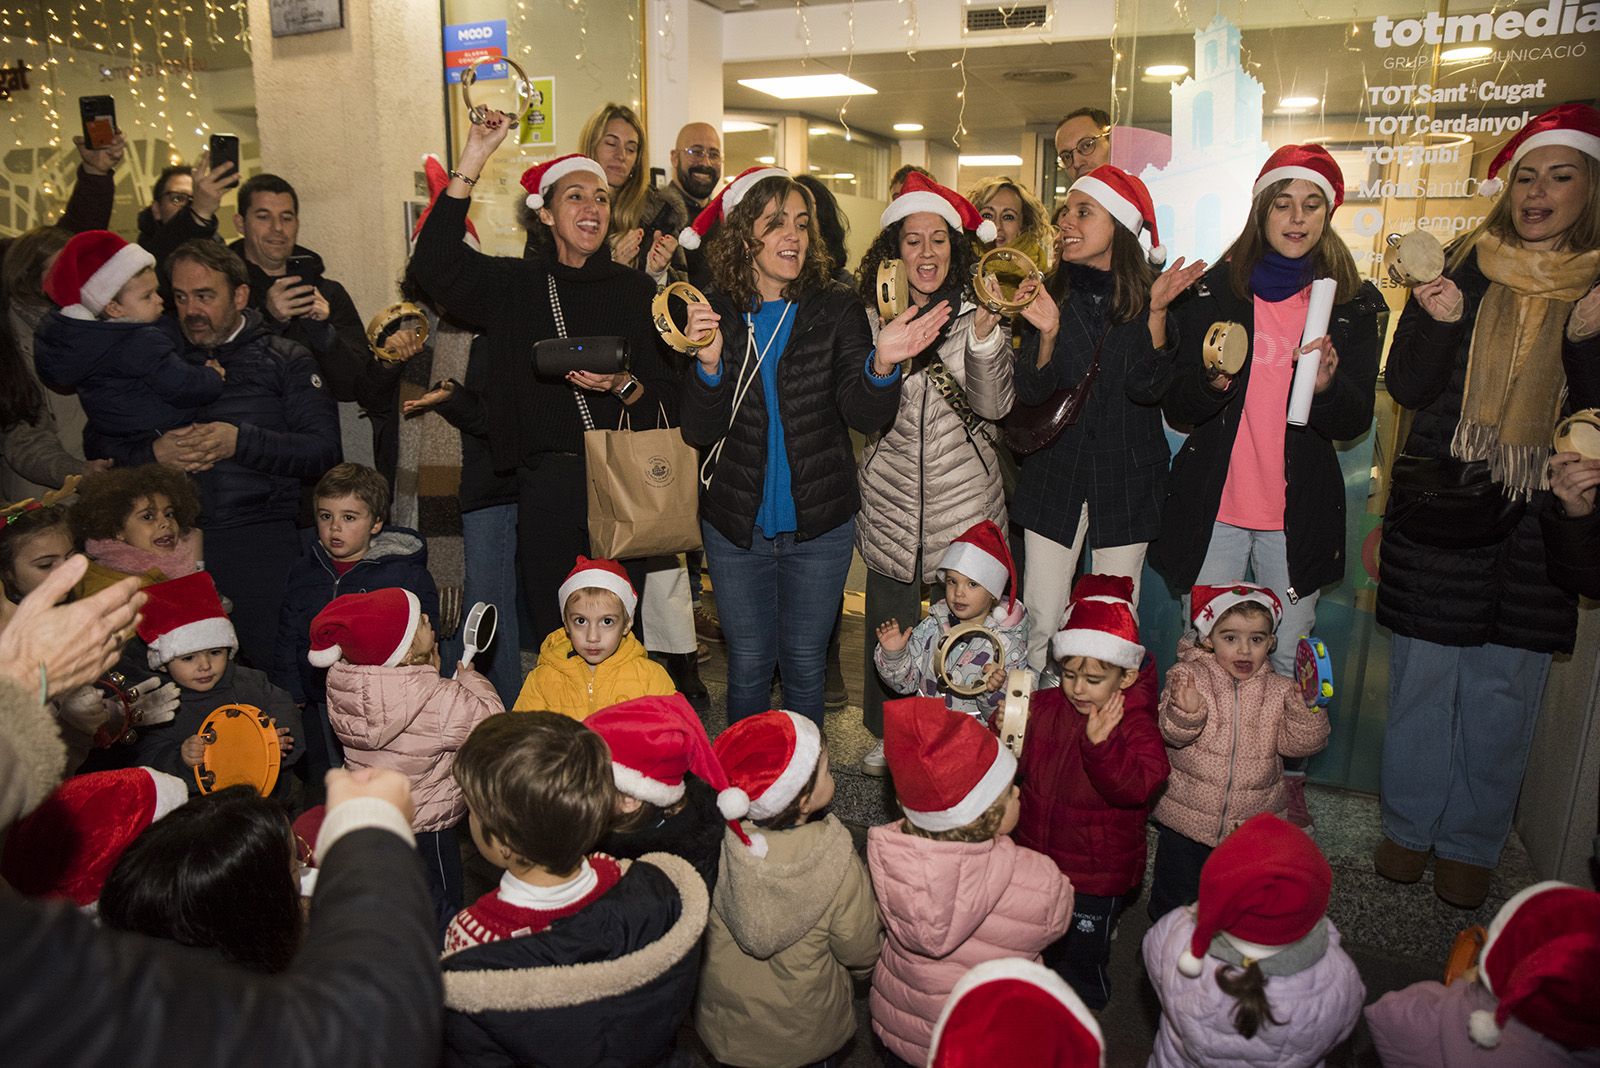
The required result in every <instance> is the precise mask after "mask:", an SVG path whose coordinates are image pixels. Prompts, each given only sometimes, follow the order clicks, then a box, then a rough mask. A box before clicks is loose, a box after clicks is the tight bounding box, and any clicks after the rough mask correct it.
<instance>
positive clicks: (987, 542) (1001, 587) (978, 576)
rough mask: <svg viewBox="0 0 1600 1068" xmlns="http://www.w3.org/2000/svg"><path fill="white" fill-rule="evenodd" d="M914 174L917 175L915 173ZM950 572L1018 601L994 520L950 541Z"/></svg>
mask: <svg viewBox="0 0 1600 1068" xmlns="http://www.w3.org/2000/svg"><path fill="white" fill-rule="evenodd" d="M912 177H916V174H915V172H913V174H912ZM946 571H959V572H961V573H962V574H963V575H965V576H967V578H969V579H971V580H972V581H974V582H976V583H977V584H978V585H980V586H982V587H983V588H984V589H986V590H988V591H989V592H990V593H992V594H994V599H995V600H996V601H998V602H1000V603H1002V604H1004V605H1006V606H1007V607H1008V608H1009V607H1010V606H1011V605H1014V604H1015V603H1016V601H1017V568H1016V565H1015V564H1014V563H1012V562H1011V550H1010V549H1009V548H1007V546H1006V536H1005V535H1004V534H1003V533H1001V532H1000V528H999V527H997V526H995V525H994V523H993V522H991V521H990V520H987V519H984V520H980V521H979V522H977V523H974V524H973V525H972V526H970V527H968V528H967V529H966V530H965V531H964V532H963V533H962V534H961V536H960V537H958V538H957V539H956V540H955V541H952V542H951V543H950V546H949V548H947V549H945V551H944V555H943V556H942V557H940V558H939V570H938V571H937V572H935V573H936V574H937V575H938V576H939V581H940V582H943V581H944V573H945V572H946ZM1007 590H1010V591H1011V596H1010V597H1007V596H1006V591H1007Z"/></svg>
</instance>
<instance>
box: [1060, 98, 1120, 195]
mask: <svg viewBox="0 0 1600 1068" xmlns="http://www.w3.org/2000/svg"><path fill="white" fill-rule="evenodd" d="M1056 161H1057V162H1059V163H1060V164H1061V173H1062V174H1063V175H1064V176H1065V177H1066V179H1067V180H1066V182H1065V183H1063V184H1066V185H1071V184H1072V183H1073V182H1075V181H1077V180H1078V179H1079V178H1081V177H1083V176H1084V175H1085V174H1088V173H1089V172H1090V171H1092V170H1094V169H1095V168H1096V167H1099V166H1101V165H1102V164H1106V163H1110V162H1111V116H1110V115H1108V114H1106V113H1105V112H1104V111H1101V110H1100V109H1099V108H1079V109H1078V110H1077V111H1074V112H1072V113H1071V114H1070V115H1068V116H1067V117H1066V118H1064V119H1062V120H1061V121H1060V122H1059V123H1058V124H1057V125H1056Z"/></svg>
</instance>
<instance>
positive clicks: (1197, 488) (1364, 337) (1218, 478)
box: [1150, 263, 1384, 595]
mask: <svg viewBox="0 0 1600 1068" xmlns="http://www.w3.org/2000/svg"><path fill="white" fill-rule="evenodd" d="M1228 269H1229V268H1228V265H1227V264H1226V263H1221V264H1218V265H1217V266H1215V267H1213V268H1211V270H1209V271H1207V272H1206V273H1205V276H1204V277H1203V278H1202V279H1201V280H1200V281H1199V282H1198V283H1196V285H1195V291H1194V294H1193V296H1192V297H1190V298H1189V299H1188V300H1184V301H1180V302H1179V303H1178V304H1177V305H1176V306H1174V308H1173V312H1174V314H1175V315H1176V317H1177V321H1178V366H1177V370H1176V371H1175V372H1174V375H1173V380H1172V385H1171V387H1169V388H1168V390H1167V393H1166V396H1165V397H1164V398H1162V401H1161V408H1162V411H1163V412H1164V413H1165V414H1166V417H1167V421H1168V422H1169V423H1171V424H1172V425H1173V426H1176V427H1178V428H1179V429H1180V430H1181V429H1189V430H1190V434H1189V439H1188V440H1187V441H1185V442H1184V443H1183V448H1181V449H1179V450H1178V455H1177V457H1176V458H1175V459H1174V460H1173V462H1172V475H1171V477H1170V478H1168V480H1167V497H1166V503H1165V504H1164V505H1163V506H1162V513H1161V536H1160V537H1159V538H1157V539H1156V541H1155V543H1154V544H1152V545H1151V546H1150V564H1151V566H1153V567H1154V568H1155V569H1156V571H1157V572H1159V573H1160V575H1161V577H1162V578H1164V579H1166V580H1167V585H1168V587H1169V588H1171V590H1172V591H1173V593H1174V594H1179V595H1181V594H1186V593H1188V592H1189V589H1190V587H1192V586H1193V585H1194V580H1195V577H1196V576H1197V575H1199V574H1200V565H1201V564H1203V563H1204V562H1205V558H1206V548H1207V546H1209V545H1210V543H1211V526H1212V524H1213V523H1215V522H1216V519H1217V509H1218V507H1219V506H1220V505H1221V503H1222V488H1223V486H1224V484H1225V483H1226V482H1227V480H1228V465H1229V461H1230V459H1231V457H1232V456H1233V442H1234V438H1236V437H1237V436H1238V433H1239V421H1240V418H1241V415H1242V413H1243V411H1244V394H1245V390H1246V389H1247V388H1249V385H1250V369H1251V367H1252V366H1253V362H1254V353H1255V348H1254V344H1253V341H1252V345H1251V356H1250V358H1247V359H1246V360H1245V364H1244V367H1243V368H1241V369H1240V371H1239V373H1238V374H1237V375H1235V376H1234V379H1233V382H1232V383H1231V384H1230V385H1229V387H1228V388H1227V389H1226V390H1224V391H1222V392H1218V391H1217V390H1214V389H1212V388H1211V387H1210V386H1209V385H1208V384H1207V382H1206V373H1205V365H1204V342H1205V336H1206V333H1207V331H1209V330H1210V329H1211V324H1212V323H1215V322H1219V321H1220V322H1235V323H1239V324H1241V325H1243V326H1244V328H1245V330H1246V331H1247V332H1248V333H1250V334H1251V335H1252V336H1253V334H1254V330H1255V307H1254V304H1253V302H1252V301H1249V300H1241V299H1240V298H1239V297H1238V296H1236V295H1235V294H1234V292H1233V289H1232V287H1231V286H1230V285H1229V283H1228ZM1383 307H1384V305H1383V297H1382V295H1380V294H1379V293H1378V290H1377V287H1375V286H1373V285H1372V284H1371V283H1370V282H1369V283H1364V284H1363V285H1362V286H1361V288H1360V289H1358V290H1357V291H1356V294H1355V296H1354V297H1352V298H1351V299H1350V300H1348V301H1346V302H1345V303H1343V304H1336V305H1334V308H1333V318H1332V320H1331V321H1330V322H1329V324H1328V333H1329V335H1330V336H1331V337H1332V338H1333V347H1334V348H1335V349H1336V350H1337V351H1338V353H1339V368H1338V371H1337V372H1336V373H1335V374H1334V376H1333V384H1332V385H1330V386H1329V387H1328V388H1327V390H1325V391H1324V392H1322V393H1321V394H1319V395H1318V396H1317V398H1316V399H1315V400H1314V401H1312V403H1311V421H1310V422H1309V423H1308V424H1307V425H1306V426H1304V427H1290V428H1289V430H1288V432H1287V433H1286V434H1285V435H1284V441H1283V474H1284V478H1285V480H1286V482H1287V489H1286V491H1285V500H1284V514H1283V529H1284V535H1285V539H1286V541H1287V543H1288V556H1289V583H1290V586H1291V588H1292V589H1294V590H1298V591H1301V592H1303V593H1310V592H1311V591H1313V590H1317V589H1321V588H1322V587H1323V586H1327V585H1330V584H1332V583H1335V582H1338V581H1339V580H1340V579H1341V578H1343V577H1344V539H1345V529H1344V523H1345V515H1344V477H1343V475H1342V474H1341V473H1340V470H1339V457H1338V456H1337V455H1336V454H1335V453H1334V449H1333V443H1334V442H1336V441H1348V440H1350V439H1352V438H1358V437H1360V436H1361V435H1362V434H1365V433H1366V432H1367V431H1368V430H1369V429H1370V428H1371V426H1372V400H1373V390H1374V388H1375V384H1376V382H1377V378H1378V350H1379V346H1380V338H1381V337H1382V332H1381V331H1380V329H1379V323H1380V316H1381V313H1382V311H1383Z"/></svg>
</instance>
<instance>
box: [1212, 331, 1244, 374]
mask: <svg viewBox="0 0 1600 1068" xmlns="http://www.w3.org/2000/svg"><path fill="white" fill-rule="evenodd" d="M1204 349H1205V362H1206V370H1208V371H1211V372H1213V373H1217V374H1225V375H1236V374H1238V373H1239V368H1241V367H1243V366H1244V358H1245V357H1246V356H1248V355H1249V354H1250V335H1249V333H1248V332H1247V331H1246V330H1245V328H1244V327H1243V326H1241V325H1240V324H1238V323H1227V322H1216V323H1212V324H1211V329H1210V330H1207V331H1206V339H1205V343H1204Z"/></svg>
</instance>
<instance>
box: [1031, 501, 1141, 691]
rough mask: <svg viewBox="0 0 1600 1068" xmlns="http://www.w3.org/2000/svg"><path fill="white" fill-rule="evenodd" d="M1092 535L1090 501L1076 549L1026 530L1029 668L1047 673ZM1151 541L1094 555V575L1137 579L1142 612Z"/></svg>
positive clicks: (1093, 552) (1096, 551) (1082, 515)
mask: <svg viewBox="0 0 1600 1068" xmlns="http://www.w3.org/2000/svg"><path fill="white" fill-rule="evenodd" d="M1088 536H1089V502H1088V501H1085V502H1083V511H1082V512H1080V513H1079V514H1078V531H1077V533H1076V534H1074V535H1073V536H1072V544H1071V545H1070V546H1068V545H1062V544H1061V543H1060V542H1058V541H1052V540H1051V539H1049V538H1047V537H1045V536H1044V535H1043V534H1036V533H1034V532H1033V531H1031V530H1026V529H1025V530H1023V532H1022V545H1023V552H1024V554H1025V555H1026V557H1027V560H1026V563H1025V564H1024V565H1023V566H1024V569H1025V571H1026V577H1025V579H1024V582H1023V586H1024V589H1023V593H1022V603H1023V604H1025V605H1027V606H1028V666H1029V667H1031V668H1033V670H1034V671H1043V670H1044V667H1045V664H1046V663H1047V662H1048V661H1049V659H1050V639H1051V637H1052V636H1053V635H1054V634H1055V633H1056V631H1058V630H1060V629H1061V617H1062V615H1063V614H1064V613H1065V612H1066V610H1067V600H1068V599H1069V598H1070V597H1071V596H1072V577H1073V575H1074V574H1075V573H1076V572H1077V570H1078V556H1079V555H1080V554H1081V553H1082V552H1083V543H1084V539H1086V538H1087V537H1088ZM1149 547H1150V543H1149V542H1147V541H1140V542H1135V543H1133V544H1132V545H1107V546H1103V547H1101V548H1099V549H1094V550H1091V552H1090V554H1089V571H1090V572H1091V573H1092V574H1096V575H1126V576H1128V577H1129V578H1131V579H1132V580H1133V607H1134V609H1135V614H1137V610H1138V607H1139V577H1140V575H1142V574H1143V573H1144V556H1145V550H1147V549H1148V548H1149Z"/></svg>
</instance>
